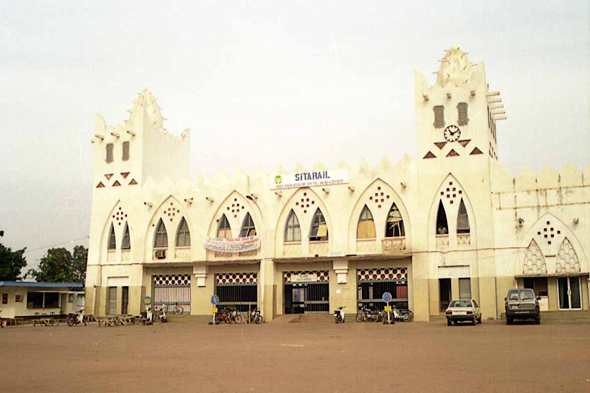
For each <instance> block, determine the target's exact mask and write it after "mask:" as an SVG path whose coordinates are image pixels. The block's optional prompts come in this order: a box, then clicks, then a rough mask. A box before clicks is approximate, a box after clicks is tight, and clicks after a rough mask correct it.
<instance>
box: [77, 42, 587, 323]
mask: <svg viewBox="0 0 590 393" xmlns="http://www.w3.org/2000/svg"><path fill="white" fill-rule="evenodd" d="M433 63H434V62H433ZM414 79H415V95H414V105H415V112H416V116H415V119H416V138H417V140H416V145H417V155H416V156H417V159H412V158H410V157H409V156H404V157H402V158H401V159H399V160H398V161H397V162H392V161H390V159H389V158H387V157H385V158H383V159H382V160H381V161H379V162H378V163H377V164H376V165H371V164H369V163H367V162H365V161H361V162H359V163H355V164H352V163H346V157H342V161H340V162H339V163H338V164H337V165H336V166H335V167H330V168H328V167H326V166H325V165H323V164H321V163H318V164H316V165H314V166H313V167H311V168H305V167H303V166H302V165H298V166H297V167H296V168H294V169H293V170H292V171H285V170H283V169H281V168H280V167H279V169H277V170H276V171H275V172H272V173H266V172H264V171H263V170H261V169H260V170H258V171H256V172H254V173H251V174H246V173H244V172H243V171H241V170H237V172H236V173H235V174H232V175H229V176H228V175H226V174H224V173H219V174H217V175H216V176H215V177H214V178H209V177H207V176H206V175H198V176H197V177H196V178H193V177H192V175H191V173H190V170H189V156H190V131H189V130H186V131H184V132H183V133H182V134H181V135H180V136H175V135H173V134H170V133H168V132H167V131H165V130H164V125H163V118H162V115H161V113H160V107H159V106H158V104H157V102H156V100H155V98H154V96H153V95H152V94H151V93H150V92H149V91H144V92H143V93H141V94H140V95H139V96H138V97H137V98H136V100H135V101H134V103H133V107H132V109H131V111H130V115H129V119H127V120H126V121H125V122H124V123H123V124H119V125H116V126H107V124H106V123H105V121H104V119H103V118H102V117H101V116H100V115H96V125H95V131H94V139H93V141H92V142H93V143H94V178H93V187H94V191H93V202H92V213H91V214H92V217H91V230H90V243H89V256H88V271H87V278H86V284H85V288H86V312H87V313H88V314H94V315H105V314H126V313H130V314H137V313H139V312H140V310H141V309H142V307H143V306H142V299H143V298H144V297H145V296H150V297H151V298H152V301H153V303H154V304H155V305H156V306H158V305H162V304H176V303H178V304H180V305H182V306H183V308H184V310H185V312H186V313H190V314H192V315H208V314H209V315H210V312H211V303H210V299H211V296H213V295H217V296H219V298H220V306H221V307H222V306H234V307H237V308H238V309H241V310H247V309H248V308H249V307H253V306H258V307H260V308H261V310H262V312H263V315H264V317H265V319H266V320H272V319H273V318H275V317H276V316H279V315H282V314H290V313H328V312H330V311H332V310H334V309H335V308H337V307H340V306H346V311H347V313H356V310H357V308H358V307H359V305H362V304H372V305H376V306H377V307H382V306H383V303H382V302H381V301H380V299H381V296H382V294H383V293H384V292H390V293H391V294H392V295H393V298H394V303H395V304H396V306H397V307H398V308H409V309H411V310H413V312H414V315H415V319H416V320H419V321H427V320H429V319H430V318H431V317H433V316H437V315H440V314H441V313H444V309H445V308H446V306H447V305H448V303H449V301H450V300H452V299H459V298H474V299H476V300H477V301H478V302H479V304H480V306H481V309H482V312H483V317H484V319H498V318H500V317H501V314H502V313H503V312H504V297H505V296H506V293H507V291H508V289H510V288H515V287H527V288H533V289H535V291H536V292H537V295H538V296H540V297H541V301H540V304H541V309H542V310H544V311H559V310H563V311H572V312H574V311H575V310H588V304H589V299H590V298H589V291H588V286H589V270H588V260H587V257H586V253H587V252H588V250H590V237H589V236H588V233H590V167H589V168H586V169H579V168H576V167H574V166H571V165H570V166H567V167H565V168H564V169H563V170H562V171H561V172H560V173H558V172H556V171H554V170H552V169H550V168H544V169H543V170H541V171H540V172H539V173H532V172H530V171H529V170H527V169H522V170H521V171H519V172H518V174H517V175H512V174H510V173H509V172H508V170H507V169H506V168H505V166H504V165H503V164H502V163H501V161H499V158H498V155H499V153H498V147H497V132H496V123H497V122H499V121H501V120H504V119H505V110H504V107H503V105H502V101H501V98H500V95H499V93H498V92H496V91H494V90H491V89H490V88H489V87H488V82H487V81H486V76H485V70H484V64H483V62H480V63H477V64H472V63H471V62H470V61H469V59H468V58H467V55H466V53H464V52H463V51H462V50H461V49H460V48H457V47H453V48H451V49H449V50H448V51H447V52H446V55H445V56H444V58H443V59H442V62H441V65H440V69H439V71H438V76H437V81H436V83H435V84H434V85H431V84H430V83H429V82H428V81H427V80H426V78H425V77H424V76H422V74H420V73H419V72H415V75H414ZM408 99H410V97H408ZM391 132H392V133H395V132H396V131H395V130H392V131H391ZM522 132H527V130H522ZM530 132H533V131H532V130H530ZM506 137H508V138H513V139H514V140H513V143H518V141H517V137H516V136H515V135H509V136H506ZM277 164H280V163H277Z"/></svg>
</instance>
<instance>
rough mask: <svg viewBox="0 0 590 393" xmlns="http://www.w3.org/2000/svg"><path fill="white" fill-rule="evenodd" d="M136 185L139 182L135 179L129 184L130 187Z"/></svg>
mask: <svg viewBox="0 0 590 393" xmlns="http://www.w3.org/2000/svg"><path fill="white" fill-rule="evenodd" d="M136 184H137V182H136V181H135V179H131V181H130V182H129V185H130V186H134V185H136Z"/></svg>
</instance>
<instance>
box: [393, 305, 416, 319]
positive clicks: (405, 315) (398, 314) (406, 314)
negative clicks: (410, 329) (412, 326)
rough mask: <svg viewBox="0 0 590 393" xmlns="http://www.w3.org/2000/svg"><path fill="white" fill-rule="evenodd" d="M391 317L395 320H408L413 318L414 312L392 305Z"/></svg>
mask: <svg viewBox="0 0 590 393" xmlns="http://www.w3.org/2000/svg"><path fill="white" fill-rule="evenodd" d="M392 313H393V319H394V320H396V321H402V322H410V321H411V320H412V319H413V318H414V313H413V312H412V311H411V310H405V309H401V310H398V309H397V307H393V311H392Z"/></svg>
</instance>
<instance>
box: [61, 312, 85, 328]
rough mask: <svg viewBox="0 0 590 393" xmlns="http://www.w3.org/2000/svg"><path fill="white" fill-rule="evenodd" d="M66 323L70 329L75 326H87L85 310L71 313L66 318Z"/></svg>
mask: <svg viewBox="0 0 590 393" xmlns="http://www.w3.org/2000/svg"><path fill="white" fill-rule="evenodd" d="M66 322H67V323H68V326H69V327H72V326H75V325H79V324H81V323H83V324H84V326H87V325H86V316H84V310H80V311H78V312H75V313H74V312H72V313H69V314H68V315H67V316H66Z"/></svg>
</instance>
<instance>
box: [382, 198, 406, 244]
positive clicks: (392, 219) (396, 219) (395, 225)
mask: <svg viewBox="0 0 590 393" xmlns="http://www.w3.org/2000/svg"><path fill="white" fill-rule="evenodd" d="M385 225H386V227H385V237H404V236H406V229H405V228H404V219H403V218H402V214H401V212H400V211H399V209H398V208H397V206H396V204H395V203H394V204H393V205H391V209H389V214H388V215H387V222H386V223H385Z"/></svg>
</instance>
